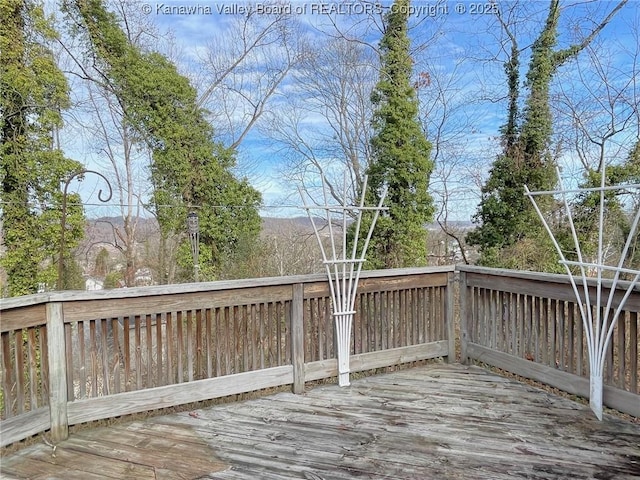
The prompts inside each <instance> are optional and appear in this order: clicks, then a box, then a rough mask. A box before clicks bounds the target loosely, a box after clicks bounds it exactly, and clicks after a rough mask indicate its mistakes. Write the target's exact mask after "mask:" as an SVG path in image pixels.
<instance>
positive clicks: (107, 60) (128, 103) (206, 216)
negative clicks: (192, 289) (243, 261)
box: [67, 0, 261, 278]
mask: <svg viewBox="0 0 640 480" xmlns="http://www.w3.org/2000/svg"><path fill="white" fill-rule="evenodd" d="M67 11H68V12H69V13H70V16H71V18H73V19H75V21H76V22H78V24H79V25H80V26H81V27H82V28H83V29H84V31H86V35H87V37H86V38H87V40H88V43H89V45H90V48H91V51H92V54H93V55H94V57H95V61H96V62H98V63H99V64H101V70H102V71H103V72H104V74H105V79H106V81H107V82H108V85H109V88H110V89H111V91H112V92H113V94H114V95H115V97H116V98H117V99H118V101H119V102H120V103H121V105H122V109H123V112H124V114H125V116H126V121H127V123H128V125H129V126H130V128H131V129H132V133H133V134H135V135H136V136H137V138H139V139H141V140H143V141H144V142H145V143H146V145H148V147H149V148H150V149H151V151H152V161H151V168H150V171H151V175H150V177H151V183H152V186H153V194H152V199H151V208H152V210H153V211H154V213H155V215H156V216H157V218H158V222H159V224H160V227H161V236H162V237H164V238H167V237H169V236H171V235H173V234H174V233H175V232H180V231H184V223H185V219H186V214H187V212H188V211H189V210H190V209H198V210H199V216H200V240H201V258H202V259H207V263H206V264H203V265H202V268H201V272H202V274H203V277H204V278H215V276H216V275H217V274H218V270H219V268H220V266H221V265H222V263H223V261H224V259H225V258H226V257H228V256H230V255H233V253H234V251H235V248H236V247H237V245H238V244H239V243H240V242H241V241H251V240H252V239H253V240H255V239H256V238H257V235H258V233H259V230H260V218H259V215H258V210H257V208H258V206H259V205H260V203H261V197H260V194H259V192H257V191H256V190H255V189H253V188H252V187H251V186H250V185H249V184H248V182H247V180H246V179H237V178H235V177H234V175H233V174H232V168H233V167H234V165H235V157H234V154H235V152H234V151H233V150H232V149H228V148H225V147H224V146H223V145H221V144H219V143H216V142H214V141H213V140H212V139H213V136H214V135H213V134H214V132H213V129H212V127H211V125H210V124H209V123H207V121H206V120H205V112H204V111H203V110H202V109H201V108H200V107H199V106H198V104H197V94H196V91H195V89H194V88H193V87H192V86H191V84H190V83H189V80H188V79H187V78H186V77H184V76H183V75H181V74H180V73H179V72H178V71H177V69H176V67H175V65H174V64H173V63H171V62H170V61H169V60H168V59H167V58H166V57H164V56H163V55H161V54H159V53H157V52H147V51H143V50H142V49H140V48H137V47H136V46H135V45H132V44H131V42H130V41H129V40H128V39H127V37H126V35H125V34H124V32H123V31H122V29H121V27H120V25H119V24H118V21H117V18H116V17H115V15H113V14H112V13H110V12H109V11H107V9H106V8H105V7H104V5H103V3H102V2H101V1H97V0H96V1H85V0H75V1H73V2H69V3H68V4H67Z"/></svg>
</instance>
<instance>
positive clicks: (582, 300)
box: [525, 164, 640, 420]
mask: <svg viewBox="0 0 640 480" xmlns="http://www.w3.org/2000/svg"><path fill="white" fill-rule="evenodd" d="M556 172H557V175H558V182H559V185H560V189H559V190H553V191H541V192H530V191H529V189H528V188H527V187H526V186H525V195H527V196H528V197H529V199H530V200H531V203H532V204H533V206H534V208H535V211H536V213H537V214H538V216H539V217H540V220H541V221H542V223H543V225H544V227H545V229H546V231H547V233H548V234H549V236H550V237H551V241H552V242H553V245H554V247H555V248H556V251H557V252H558V256H559V257H560V260H559V261H560V263H561V264H562V265H564V267H565V269H566V271H567V275H568V276H569V280H570V281H571V286H572V287H573V293H574V295H575V297H576V300H577V303H578V307H579V309H580V316H581V317H582V324H583V326H584V332H585V336H586V341H587V351H588V354H589V406H590V407H591V410H592V411H593V412H594V413H595V415H596V417H597V418H598V419H599V420H602V398H603V375H602V374H603V371H604V363H605V360H606V352H607V349H608V348H609V344H610V343H611V337H612V335H613V329H614V327H615V325H616V323H617V321H618V318H619V317H620V313H621V312H622V310H623V307H624V304H625V302H626V301H627V299H628V298H629V296H630V295H631V292H632V291H633V289H634V287H635V286H636V285H638V281H639V280H640V270H635V269H629V268H624V267H623V265H624V260H625V258H626V256H627V253H628V251H629V247H630V245H631V243H632V239H633V238H634V237H635V235H636V234H637V232H638V226H639V224H640V206H639V207H638V210H637V212H636V214H635V216H634V220H633V222H632V226H631V228H630V230H629V235H628V237H627V241H626V242H625V246H624V248H623V249H622V253H621V254H620V259H619V261H618V263H617V265H615V266H610V265H606V264H605V258H604V254H603V251H604V247H603V245H604V198H605V197H604V193H605V191H608V190H621V189H630V188H636V189H639V190H640V184H634V185H624V186H607V185H606V184H605V173H606V171H605V166H604V164H603V166H602V170H601V172H600V174H601V176H602V177H601V180H600V187H599V188H584V189H576V190H567V189H564V187H563V184H562V179H561V177H560V171H559V170H557V169H556ZM579 192H599V193H600V206H599V215H598V230H599V233H598V253H597V258H596V261H595V262H587V261H585V259H584V258H583V256H582V251H581V248H580V242H579V240H578V235H577V233H576V229H575V225H574V222H573V215H572V212H571V207H570V205H569V202H568V200H567V193H579ZM556 194H560V195H562V199H563V203H564V207H565V210H566V214H567V219H568V222H569V226H570V227H571V236H572V239H573V242H574V244H575V247H576V254H577V258H578V261H577V262H574V261H569V260H567V259H566V258H565V256H564V254H563V252H562V249H561V247H560V245H559V244H558V242H557V240H556V238H555V236H554V234H553V231H552V230H551V227H550V226H549V224H548V223H547V221H546V219H545V218H544V216H543V214H542V212H541V210H540V208H539V207H538V205H537V203H536V201H535V199H534V197H535V196H538V195H556ZM572 266H573V267H579V269H580V276H581V277H582V287H583V288H582V293H581V292H580V291H579V289H578V286H577V284H576V281H575V275H574V273H573V271H572V270H571V268H570V267H572ZM590 268H593V269H595V271H596V304H595V316H594V315H593V313H592V312H593V310H594V305H592V304H591V296H590V294H589V284H588V281H587V279H588V271H589V269H590ZM607 270H608V271H613V272H614V276H613V280H612V281H611V289H610V291H609V298H608V299H607V304H606V307H604V308H602V284H603V276H602V275H603V272H604V271H607ZM621 273H628V274H631V275H633V276H634V277H633V281H632V282H631V283H630V285H629V287H628V288H627V290H626V291H625V294H624V295H623V297H622V299H621V300H620V303H619V304H618V307H617V308H616V309H615V311H614V308H613V299H614V295H615V293H616V289H617V287H618V285H619V283H620V274H621Z"/></svg>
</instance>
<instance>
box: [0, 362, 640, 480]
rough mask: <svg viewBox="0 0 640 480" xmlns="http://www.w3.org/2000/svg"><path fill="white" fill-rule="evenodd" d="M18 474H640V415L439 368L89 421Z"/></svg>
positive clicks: (25, 462)
mask: <svg viewBox="0 0 640 480" xmlns="http://www.w3.org/2000/svg"><path fill="white" fill-rule="evenodd" d="M0 468H1V472H2V475H1V476H2V477H3V478H7V479H14V478H20V479H22V478H29V479H32V480H36V479H58V478H59V479H63V478H64V479H68V480H72V479H83V480H84V479H89V480H91V479H98V478H102V479H105V478H118V479H124V478H131V479H147V478H148V479H201V480H205V479H247V480H248V479H251V480H255V479H285V478H286V479H291V478H299V479H308V480H329V479H347V478H353V479H367V478H389V479H473V480H477V479H491V480H496V479H513V478H527V479H616V480H618V479H622V480H624V479H632V478H634V479H637V478H640V425H638V424H634V423H630V422H625V421H623V420H621V419H619V418H617V417H613V416H610V415H605V419H604V420H603V421H602V422H599V421H597V420H596V419H595V417H594V416H593V415H592V414H591V412H590V410H589V409H588V408H587V407H585V406H583V405H581V404H579V403H576V402H573V401H571V400H568V399H565V398H560V397H557V396H554V395H552V394H549V393H547V392H545V391H542V390H539V389H536V388H533V387H531V386H528V385H525V384H522V383H519V382H516V381H514V380H511V379H507V378H503V377H500V376H497V375H494V374H492V373H490V372H488V371H486V370H483V369H481V368H478V367H466V366H462V365H441V364H437V365H427V366H423V367H417V368H413V369H408V370H402V371H398V372H395V373H390V374H385V375H378V376H372V377H367V378H362V379H359V380H355V381H353V382H352V385H351V387H349V388H339V387H337V386H335V385H325V386H320V387H315V388H313V389H309V390H308V391H307V393H306V394H304V395H293V394H290V393H278V394H275V395H271V396H268V397H263V398H259V399H256V400H247V401H243V402H237V403H232V404H226V405H218V406H215V407H210V408H206V409H201V410H196V411H192V412H184V413H179V414H172V415H168V416H162V417H154V418H150V419H148V420H146V421H134V422H130V423H126V424H125V423H123V424H122V425H117V426H111V427H100V428H94V429H87V430H81V431H78V432H76V433H74V434H72V435H71V437H70V439H69V440H67V441H65V442H62V443H60V444H58V445H57V447H56V449H55V451H53V449H52V448H51V447H49V446H46V445H44V444H38V445H33V446H31V447H27V448H25V449H23V450H21V451H20V452H17V453H14V454H12V455H8V456H6V457H5V458H2V462H1V467H0Z"/></svg>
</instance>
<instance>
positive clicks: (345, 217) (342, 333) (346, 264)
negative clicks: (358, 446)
mask: <svg viewBox="0 0 640 480" xmlns="http://www.w3.org/2000/svg"><path fill="white" fill-rule="evenodd" d="M328 188H329V186H328V183H327V182H326V180H325V178H324V176H322V192H323V199H324V205H309V204H308V203H307V199H306V197H307V196H308V193H306V194H305V193H304V192H303V191H302V190H301V189H299V192H300V197H301V198H302V203H303V204H304V207H303V208H304V209H305V210H306V211H307V215H308V216H309V220H311V224H312V225H313V230H314V232H315V234H316V239H317V240H318V245H319V246H320V251H321V252H322V261H323V264H324V266H325V269H326V272H327V277H328V279H329V290H330V292H331V302H332V310H333V317H334V318H335V326H336V347H337V351H338V385H339V386H341V387H344V386H348V385H349V373H350V368H349V352H350V345H351V326H352V323H353V315H354V314H355V310H354V307H355V301H356V291H357V289H358V280H359V278H360V272H361V270H362V264H363V263H364V262H365V255H366V252H367V247H368V246H369V240H370V239H371V235H372V233H373V228H374V227H375V224H376V221H377V220H378V215H379V214H380V212H381V211H382V210H386V209H387V208H386V207H383V206H382V204H383V202H384V200H385V197H386V195H387V190H386V189H385V190H384V191H383V192H382V195H381V196H380V202H379V203H378V206H376V207H365V206H364V199H365V193H366V191H367V177H365V178H364V183H363V187H362V196H361V198H360V204H359V205H357V206H347V205H346V194H347V188H346V177H345V186H344V192H343V193H344V194H343V199H344V200H343V203H342V205H329V204H328V199H327V190H328ZM316 209H317V210H322V211H324V213H325V215H326V220H327V228H328V230H329V244H330V246H331V252H329V253H330V254H329V255H327V251H326V250H325V246H324V244H323V243H322V239H321V236H320V231H319V229H318V225H317V224H316V222H315V220H314V217H313V215H312V214H311V211H312V210H316ZM367 210H373V211H374V217H373V221H372V222H371V225H370V226H369V232H368V233H367V237H366V238H365V241H364V244H363V245H362V249H361V250H360V251H358V244H359V239H360V228H361V226H362V214H363V213H364V212H365V211H367ZM335 213H337V215H338V216H337V218H334V214H335ZM353 213H355V214H356V215H355V221H356V225H355V229H354V238H353V245H352V248H351V252H350V257H349V258H347V253H348V251H347V250H348V245H347V229H348V227H349V220H350V219H351V218H353ZM334 222H339V224H341V226H342V242H341V243H342V249H341V251H338V247H339V246H340V244H339V243H337V242H336V238H335V236H334Z"/></svg>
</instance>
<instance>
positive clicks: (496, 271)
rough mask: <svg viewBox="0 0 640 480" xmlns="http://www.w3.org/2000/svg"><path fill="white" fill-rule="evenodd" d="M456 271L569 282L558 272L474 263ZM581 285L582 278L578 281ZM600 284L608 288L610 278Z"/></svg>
mask: <svg viewBox="0 0 640 480" xmlns="http://www.w3.org/2000/svg"><path fill="white" fill-rule="evenodd" d="M456 271H458V272H465V273H476V274H480V275H492V276H497V277H509V278H521V279H523V280H533V281H538V282H546V283H561V284H567V285H570V284H571V280H570V279H569V276H568V275H563V274H558V273H544V272H532V271H525V270H508V269H503V268H490V267H478V266H475V265H457V266H456ZM577 283H579V284H580V285H582V280H580V281H579V282H577ZM587 283H588V285H589V286H592V287H595V286H596V285H597V279H596V278H588V279H587ZM630 284H631V282H628V281H619V282H618V290H620V289H627V288H628V287H629V285H630ZM602 285H603V286H604V287H605V288H609V287H610V286H611V280H609V279H602ZM634 290H636V291H638V292H640V284H636V285H635V286H634Z"/></svg>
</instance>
